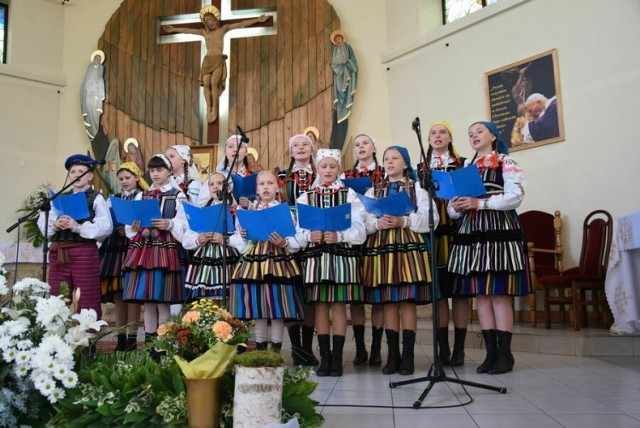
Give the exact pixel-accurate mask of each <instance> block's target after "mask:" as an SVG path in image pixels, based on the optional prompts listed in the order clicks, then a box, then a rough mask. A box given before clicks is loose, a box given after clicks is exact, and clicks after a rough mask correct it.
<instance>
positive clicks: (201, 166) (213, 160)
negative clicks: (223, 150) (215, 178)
mask: <svg viewBox="0 0 640 428" xmlns="http://www.w3.org/2000/svg"><path fill="white" fill-rule="evenodd" d="M191 155H192V156H193V162H194V163H195V164H196V166H197V167H198V172H199V173H200V181H202V182H204V181H205V180H206V179H207V177H209V174H211V173H212V172H213V171H215V169H216V165H217V163H218V145H217V144H202V145H199V146H191Z"/></svg>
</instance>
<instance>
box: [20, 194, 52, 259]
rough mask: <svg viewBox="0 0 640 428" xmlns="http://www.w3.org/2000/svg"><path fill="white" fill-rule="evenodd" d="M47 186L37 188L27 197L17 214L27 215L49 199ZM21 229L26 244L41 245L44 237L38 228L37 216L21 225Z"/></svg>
mask: <svg viewBox="0 0 640 428" xmlns="http://www.w3.org/2000/svg"><path fill="white" fill-rule="evenodd" d="M48 186H49V185H47V184H45V185H41V186H38V187H37V188H36V189H35V190H34V191H33V192H31V194H29V195H28V196H27V198H26V199H25V201H24V207H23V208H21V209H19V210H18V212H19V213H28V212H30V211H31V210H33V209H35V208H37V207H39V206H40V204H42V202H44V201H45V199H46V198H48V197H49V190H48ZM22 227H23V228H24V231H25V239H26V240H27V242H31V244H32V245H33V246H34V247H39V246H40V245H42V240H43V239H44V236H43V235H42V232H40V229H39V228H38V215H37V214H36V215H33V216H31V217H30V218H29V219H28V220H27V221H25V222H24V223H22Z"/></svg>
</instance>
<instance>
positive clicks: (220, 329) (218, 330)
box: [211, 321, 233, 342]
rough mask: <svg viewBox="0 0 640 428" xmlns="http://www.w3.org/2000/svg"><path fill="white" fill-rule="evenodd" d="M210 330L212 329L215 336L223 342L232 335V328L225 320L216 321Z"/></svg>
mask: <svg viewBox="0 0 640 428" xmlns="http://www.w3.org/2000/svg"><path fill="white" fill-rule="evenodd" d="M211 330H213V333H214V334H215V335H216V337H217V338H218V339H220V340H222V341H223V342H226V341H228V340H229V339H231V338H232V337H233V328H232V327H231V325H230V324H229V323H228V322H226V321H217V322H216V323H215V324H213V327H212V328H211Z"/></svg>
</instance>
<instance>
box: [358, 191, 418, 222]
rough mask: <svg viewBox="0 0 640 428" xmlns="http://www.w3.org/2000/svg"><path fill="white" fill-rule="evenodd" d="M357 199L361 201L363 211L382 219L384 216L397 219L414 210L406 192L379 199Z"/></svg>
mask: <svg viewBox="0 0 640 428" xmlns="http://www.w3.org/2000/svg"><path fill="white" fill-rule="evenodd" d="M358 198H360V200H361V201H362V204H363V205H364V209H365V210H367V212H368V213H370V214H373V215H375V216H376V217H383V216H384V215H385V214H388V215H394V216H398V217H399V216H403V215H405V214H408V213H410V212H413V211H414V210H415V207H414V206H413V203H412V202H411V199H410V198H409V194H408V193H407V192H398V193H396V194H393V195H391V196H388V197H386V198H380V199H375V198H369V197H367V196H363V195H358Z"/></svg>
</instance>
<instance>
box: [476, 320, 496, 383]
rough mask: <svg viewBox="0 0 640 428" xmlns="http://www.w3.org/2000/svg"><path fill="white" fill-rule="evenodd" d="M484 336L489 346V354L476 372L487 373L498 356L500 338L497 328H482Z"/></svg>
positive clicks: (485, 343) (486, 344) (485, 342)
mask: <svg viewBox="0 0 640 428" xmlns="http://www.w3.org/2000/svg"><path fill="white" fill-rule="evenodd" d="M482 337H483V338H484V346H485V348H487V356H486V357H485V359H484V361H483V362H482V364H480V365H479V366H478V368H477V369H476V372H478V373H487V372H488V371H489V369H490V368H491V367H493V364H494V363H495V362H496V358H498V339H497V338H496V331H495V330H482Z"/></svg>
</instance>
